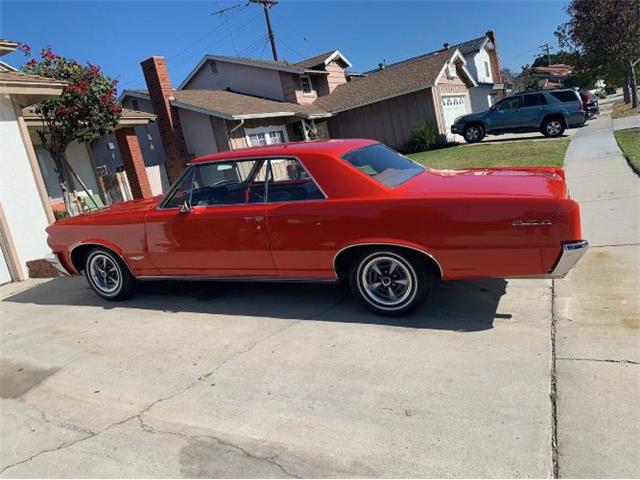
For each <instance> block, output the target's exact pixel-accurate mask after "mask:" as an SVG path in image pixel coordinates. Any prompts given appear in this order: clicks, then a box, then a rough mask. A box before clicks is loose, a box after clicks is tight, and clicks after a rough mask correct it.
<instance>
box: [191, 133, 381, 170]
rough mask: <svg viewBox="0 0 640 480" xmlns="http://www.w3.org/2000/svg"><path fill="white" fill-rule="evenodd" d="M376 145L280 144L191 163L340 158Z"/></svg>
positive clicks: (361, 142) (360, 142) (353, 141)
mask: <svg viewBox="0 0 640 480" xmlns="http://www.w3.org/2000/svg"><path fill="white" fill-rule="evenodd" d="M376 143H380V142H377V141H375V140H369V139H362V138H351V139H335V140H312V141H308V142H291V143H278V144H275V145H265V146H262V147H249V148H241V149H238V150H228V151H224V152H218V153H214V154H212V155H205V156H202V157H197V158H195V159H193V160H192V161H191V162H190V163H191V164H197V163H204V162H216V161H222V160H230V159H237V158H253V157H275V156H280V155H282V156H297V155H301V154H327V155H330V156H334V157H340V156H342V155H344V154H345V153H348V152H350V151H352V150H356V149H358V148H362V147H366V146H368V145H374V144H376Z"/></svg>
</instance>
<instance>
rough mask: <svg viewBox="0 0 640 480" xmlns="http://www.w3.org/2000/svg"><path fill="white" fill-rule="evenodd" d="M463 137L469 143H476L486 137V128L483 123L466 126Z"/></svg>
mask: <svg viewBox="0 0 640 480" xmlns="http://www.w3.org/2000/svg"><path fill="white" fill-rule="evenodd" d="M463 137H464V140H465V142H467V143H476V142H479V141H481V140H482V139H483V138H484V128H482V125H478V124H474V125H468V126H467V127H465V128H464V132H463Z"/></svg>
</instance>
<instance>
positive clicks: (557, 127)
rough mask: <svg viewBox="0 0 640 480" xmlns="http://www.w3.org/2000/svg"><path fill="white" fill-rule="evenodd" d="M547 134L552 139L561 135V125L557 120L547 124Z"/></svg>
mask: <svg viewBox="0 0 640 480" xmlns="http://www.w3.org/2000/svg"><path fill="white" fill-rule="evenodd" d="M546 130H547V134H548V135H549V136H552V137H557V136H558V135H560V134H561V133H562V123H560V121H559V120H551V121H550V122H548V123H547V127H546Z"/></svg>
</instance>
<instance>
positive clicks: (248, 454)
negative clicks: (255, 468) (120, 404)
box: [138, 415, 303, 478]
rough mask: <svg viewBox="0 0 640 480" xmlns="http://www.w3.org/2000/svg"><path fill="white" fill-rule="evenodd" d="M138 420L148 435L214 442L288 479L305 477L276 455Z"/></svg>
mask: <svg viewBox="0 0 640 480" xmlns="http://www.w3.org/2000/svg"><path fill="white" fill-rule="evenodd" d="M138 420H139V422H140V428H141V429H142V430H143V431H145V432H147V433H151V434H162V435H172V436H175V437H178V438H181V439H183V440H191V439H209V440H213V441H214V442H216V443H217V444H218V445H220V446H222V447H226V448H230V449H233V450H236V451H238V452H240V453H242V454H243V455H244V456H246V457H247V458H251V459H254V460H259V461H264V462H267V463H270V464H271V465H274V466H275V467H277V468H278V469H279V470H280V471H281V472H282V473H283V474H285V475H286V476H287V477H289V478H303V477H299V476H298V475H295V474H294V473H292V472H290V471H289V470H287V468H286V467H285V466H284V465H282V464H281V463H280V462H278V461H277V456H276V455H272V456H262V455H256V454H254V453H252V452H250V451H249V450H247V449H246V448H245V447H242V446H241V445H237V444H235V443H232V442H230V441H228V440H224V439H222V438H220V437H218V436H216V435H211V434H207V435H204V434H201V435H190V434H185V433H178V432H172V431H170V430H160V429H157V428H154V427H152V426H151V425H150V424H149V423H146V422H145V421H144V420H143V419H142V416H141V415H139V416H138Z"/></svg>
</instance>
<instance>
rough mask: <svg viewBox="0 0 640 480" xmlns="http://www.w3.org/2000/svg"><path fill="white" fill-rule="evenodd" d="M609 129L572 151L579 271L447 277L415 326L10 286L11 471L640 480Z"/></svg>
mask: <svg viewBox="0 0 640 480" xmlns="http://www.w3.org/2000/svg"><path fill="white" fill-rule="evenodd" d="M599 122H600V123H596V122H593V123H592V124H590V125H589V126H588V127H585V128H584V129H580V131H579V133H577V134H576V137H575V139H574V140H573V143H572V146H571V147H570V150H569V152H568V154H567V173H568V175H569V182H570V184H571V188H572V189H574V190H575V192H573V193H574V195H575V196H576V198H578V199H579V200H580V201H581V202H583V217H584V222H585V229H584V230H585V232H584V236H585V238H587V239H589V240H590V241H592V243H594V244H595V245H596V247H595V248H592V249H591V250H590V251H589V252H588V253H587V254H586V256H585V258H583V260H582V261H581V263H580V264H579V265H578V266H577V267H576V268H575V269H574V270H573V271H572V272H571V273H570V274H569V276H568V277H567V278H566V279H564V280H556V281H553V282H552V281H550V280H503V279H489V280H482V281H468V282H450V283H445V284H442V285H440V286H439V287H438V288H437V290H436V291H435V292H434V295H433V296H432V298H431V300H430V302H429V303H428V304H427V305H425V306H423V307H421V308H420V309H418V310H417V311H416V312H414V313H413V314H412V315H410V316H408V317H407V318H401V319H387V318H382V317H377V316H374V315H372V314H370V313H368V312H367V311H365V310H364V309H362V308H361V307H360V306H359V305H358V304H357V303H356V302H355V301H354V300H353V299H352V298H351V297H350V295H348V293H347V292H346V291H345V290H344V288H341V287H340V286H326V285H289V284H283V285H276V284H238V283H233V284H224V283H204V284H192V283H149V284H147V285H145V286H143V288H142V291H141V292H140V293H139V294H138V295H136V296H135V297H134V298H132V299H130V300H128V301H126V302H121V303H108V302H104V301H103V300H101V299H100V298H98V297H97V296H96V295H95V294H93V292H92V291H90V290H89V288H88V286H87V285H86V282H85V281H84V279H82V278H60V279H55V280H50V281H38V280H30V281H27V282H24V283H21V284H10V285H5V286H2V287H0V334H1V336H0V438H2V439H3V441H2V442H0V474H1V475H2V476H4V477H294V478H295V477H476V476H477V477H551V476H553V475H554V472H555V471H559V473H560V475H561V476H572V475H576V476H585V477H598V476H604V477H616V476H637V475H638V472H640V459H639V456H638V453H637V449H636V448H635V447H636V446H637V440H638V438H640V436H639V432H638V425H640V419H639V418H638V407H637V398H638V394H639V393H640V392H639V391H638V385H639V383H640V382H639V381H638V371H639V370H638V369H639V368H640V366H639V365H638V362H639V361H640V358H639V357H638V348H637V346H638V332H640V330H639V324H638V318H639V316H640V308H639V306H638V302H637V288H636V284H637V278H638V270H637V267H638V262H637V260H638V257H639V251H638V248H639V247H638V245H637V244H638V238H637V236H634V232H635V233H636V234H637V231H635V230H634V228H635V227H634V226H633V222H632V220H630V219H629V214H632V213H633V211H634V210H633V207H624V206H622V200H625V199H626V200H627V202H628V203H633V202H635V203H637V199H635V197H633V196H632V194H633V192H634V191H633V188H634V183H633V180H632V178H633V177H629V176H628V175H627V173H628V172H627V171H626V170H625V168H624V164H622V163H620V162H619V152H617V151H616V150H615V149H614V148H613V146H612V145H611V143H610V141H609V140H610V139H609V136H611V120H609V121H608V124H607V123H606V119H602V120H601V121H599ZM607 125H608V127H607ZM575 142H579V144H578V145H574V143H575ZM583 145H584V146H583ZM598 149H600V150H602V151H601V152H599V153H598V151H597V150H598ZM627 168H628V167H627ZM629 171H630V170H629ZM610 176H613V177H614V178H615V181H609V180H608V177H610ZM589 178H591V179H592V180H588V179H589ZM599 178H600V179H601V182H604V184H605V185H606V188H605V187H603V186H602V185H601V183H600V182H599V181H596V180H597V179H599ZM636 180H637V179H636ZM590 182H591V183H590ZM635 185H637V184H635ZM630 195H631V196H630ZM591 204H593V205H596V204H601V206H600V207H599V208H595V207H594V206H591V207H590V206H589V205H591ZM603 211H604V212H614V213H616V212H617V213H616V214H619V216H618V217H617V218H618V223H616V222H614V221H609V220H608V219H607V216H606V215H603V214H602V212H603ZM624 212H627V215H623V213H624ZM599 218H600V223H599V222H598V219H599ZM629 223H631V225H630V226H629ZM613 243H616V244H617V243H620V244H624V245H623V246H614V247H602V246H599V245H611V244H613ZM556 445H557V447H556Z"/></svg>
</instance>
